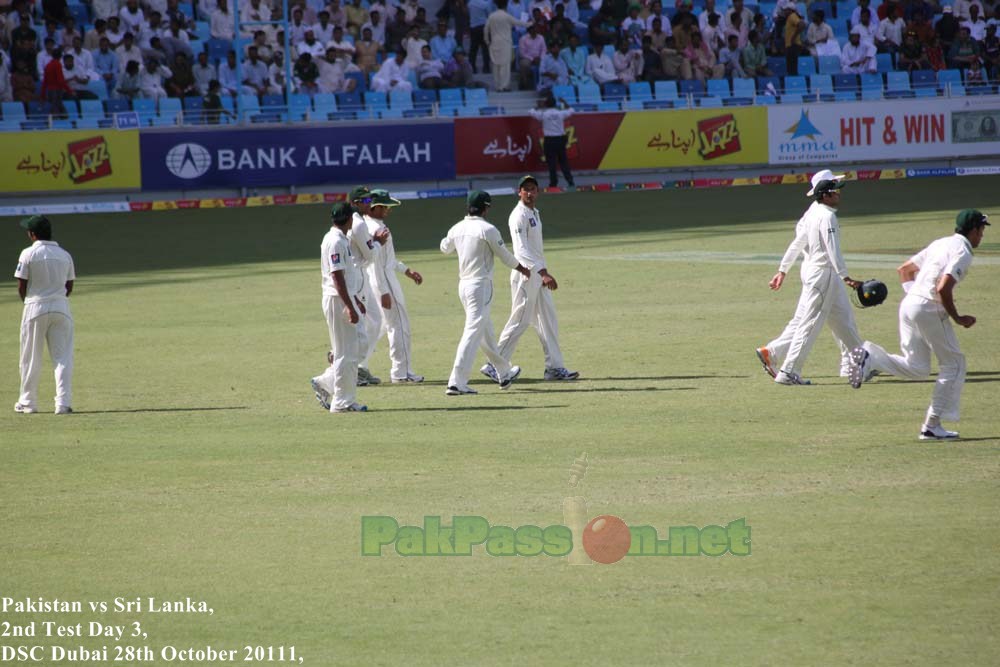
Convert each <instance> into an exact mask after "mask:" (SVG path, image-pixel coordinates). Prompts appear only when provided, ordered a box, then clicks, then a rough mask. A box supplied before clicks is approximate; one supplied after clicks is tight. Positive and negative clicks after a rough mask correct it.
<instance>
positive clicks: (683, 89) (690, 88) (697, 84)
mask: <svg viewBox="0 0 1000 667" xmlns="http://www.w3.org/2000/svg"><path fill="white" fill-rule="evenodd" d="M678 90H679V91H680V94H681V95H685V96H686V95H691V96H692V97H694V98H695V99H697V98H699V97H703V96H704V95H705V83H704V82H703V81H699V80H698V79H688V80H681V82H680V86H678Z"/></svg>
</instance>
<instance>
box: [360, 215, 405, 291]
mask: <svg viewBox="0 0 1000 667" xmlns="http://www.w3.org/2000/svg"><path fill="white" fill-rule="evenodd" d="M365 222H366V223H367V224H368V231H369V233H370V234H371V235H372V237H373V238H374V236H375V232H376V231H378V230H379V229H381V228H382V227H385V226H386V225H385V223H383V222H382V221H381V220H378V219H376V218H373V217H371V216H367V215H366V216H365ZM376 248H377V250H376V252H375V257H374V258H373V260H372V263H371V266H370V267H369V269H368V276H369V277H370V278H371V279H372V283H373V284H374V285H375V291H376V292H377V293H378V294H389V286H390V285H392V283H391V282H390V281H391V280H394V279H395V276H393V275H392V272H393V271H397V272H399V273H406V264H403V263H402V262H401V261H399V260H398V259H396V246H395V245H393V242H392V234H390V235H389V238H388V239H386V242H385V245H379V244H378V243H376Z"/></svg>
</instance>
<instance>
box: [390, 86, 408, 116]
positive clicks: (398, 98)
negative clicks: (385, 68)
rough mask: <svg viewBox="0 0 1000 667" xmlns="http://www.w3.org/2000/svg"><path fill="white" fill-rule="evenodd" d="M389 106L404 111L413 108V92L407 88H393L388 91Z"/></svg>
mask: <svg viewBox="0 0 1000 667" xmlns="http://www.w3.org/2000/svg"><path fill="white" fill-rule="evenodd" d="M389 108H390V109H399V110H400V111H406V110H407V109H412V108H413V93H411V92H410V91H408V90H393V91H391V92H390V93H389Z"/></svg>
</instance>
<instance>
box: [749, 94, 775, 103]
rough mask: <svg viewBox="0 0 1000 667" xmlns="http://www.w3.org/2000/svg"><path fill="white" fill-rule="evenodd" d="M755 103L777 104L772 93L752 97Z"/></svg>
mask: <svg viewBox="0 0 1000 667" xmlns="http://www.w3.org/2000/svg"><path fill="white" fill-rule="evenodd" d="M754 103H755V104H777V103H778V98H777V97H774V96H773V95H758V96H757V97H756V99H754Z"/></svg>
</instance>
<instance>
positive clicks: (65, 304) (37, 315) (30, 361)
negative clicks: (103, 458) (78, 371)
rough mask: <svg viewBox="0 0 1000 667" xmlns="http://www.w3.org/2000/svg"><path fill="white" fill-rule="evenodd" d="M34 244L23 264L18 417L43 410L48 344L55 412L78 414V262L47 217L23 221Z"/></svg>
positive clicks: (19, 277)
mask: <svg viewBox="0 0 1000 667" xmlns="http://www.w3.org/2000/svg"><path fill="white" fill-rule="evenodd" d="M21 227H22V228H23V229H25V230H27V233H28V238H30V239H31V241H32V243H31V245H30V246H29V247H27V248H25V249H24V250H23V251H21V256H20V257H19V258H18V260H17V270H15V271H14V277H15V278H17V293H18V294H19V295H20V297H21V301H23V302H24V311H23V312H22V314H21V394H20V397H19V398H18V399H17V403H15V404H14V412H20V413H24V414H31V413H34V412H37V411H38V406H37V394H38V378H39V374H40V373H41V371H42V354H43V352H44V351H45V344H46V343H48V346H49V356H50V357H52V363H53V365H54V366H55V376H56V399H55V413H56V414H57V415H65V414H69V413H71V412H73V408H72V401H73V315H72V314H71V313H70V310H69V295H70V294H71V293H72V292H73V282H74V281H75V280H76V271H75V269H74V267H73V258H72V257H71V256H70V254H69V253H68V252H66V251H65V250H63V249H62V248H60V247H59V244H58V243H56V242H55V241H53V240H52V224H51V223H50V222H49V219H48V218H46V217H45V216H42V215H33V216H31V217H30V218H26V219H24V220H22V221H21Z"/></svg>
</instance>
